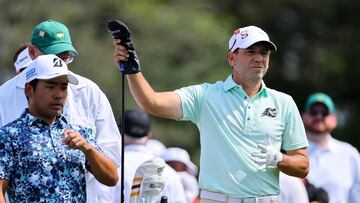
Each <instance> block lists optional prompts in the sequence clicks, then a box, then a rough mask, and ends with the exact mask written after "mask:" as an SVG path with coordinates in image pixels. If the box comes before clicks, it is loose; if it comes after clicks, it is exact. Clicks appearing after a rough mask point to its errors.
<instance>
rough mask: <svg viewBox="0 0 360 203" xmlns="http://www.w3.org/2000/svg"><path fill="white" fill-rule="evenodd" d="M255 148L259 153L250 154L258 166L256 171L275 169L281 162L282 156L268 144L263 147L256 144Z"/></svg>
mask: <svg viewBox="0 0 360 203" xmlns="http://www.w3.org/2000/svg"><path fill="white" fill-rule="evenodd" d="M257 147H258V148H259V149H260V152H254V153H252V154H251V156H252V158H253V160H254V162H255V163H256V164H257V165H258V170H264V169H266V168H267V167H274V168H276V167H277V163H279V162H280V161H282V159H283V154H282V153H281V152H279V151H277V150H275V149H274V148H272V147H271V145H270V144H269V145H268V146H265V145H263V144H258V145H257Z"/></svg>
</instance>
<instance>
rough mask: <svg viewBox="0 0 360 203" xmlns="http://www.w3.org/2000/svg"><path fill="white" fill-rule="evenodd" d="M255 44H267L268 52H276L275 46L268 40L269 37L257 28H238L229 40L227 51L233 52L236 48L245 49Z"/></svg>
mask: <svg viewBox="0 0 360 203" xmlns="http://www.w3.org/2000/svg"><path fill="white" fill-rule="evenodd" d="M257 42H267V43H268V44H269V45H270V46H269V47H270V50H274V51H276V46H275V44H274V43H272V42H271V41H270V39H269V36H268V35H267V34H266V32H264V30H262V29H261V28H259V27H256V26H253V25H251V26H247V27H242V28H238V29H236V30H235V31H234V34H233V35H232V36H231V38H230V40H229V51H231V52H234V51H235V50H236V49H237V48H240V49H246V48H248V47H249V46H251V45H253V44H255V43H257Z"/></svg>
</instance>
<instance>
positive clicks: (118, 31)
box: [106, 19, 130, 41]
mask: <svg viewBox="0 0 360 203" xmlns="http://www.w3.org/2000/svg"><path fill="white" fill-rule="evenodd" d="M106 28H107V30H108V31H109V32H110V34H111V35H112V36H113V37H114V38H116V39H121V40H122V41H124V40H126V39H127V38H129V37H130V30H129V28H128V27H127V26H126V25H125V23H123V22H121V21H120V20H116V19H111V20H109V21H108V23H107V26H106Z"/></svg>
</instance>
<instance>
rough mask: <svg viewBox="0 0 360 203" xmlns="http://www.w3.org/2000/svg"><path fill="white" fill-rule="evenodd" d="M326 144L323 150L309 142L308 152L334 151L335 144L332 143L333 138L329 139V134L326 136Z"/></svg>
mask: <svg viewBox="0 0 360 203" xmlns="http://www.w3.org/2000/svg"><path fill="white" fill-rule="evenodd" d="M327 139H328V143H327V144H326V145H325V147H324V148H320V146H319V145H318V144H317V143H315V142H312V141H309V148H308V150H309V152H310V153H313V152H314V151H319V150H321V151H333V150H335V149H336V146H335V145H336V143H335V142H334V138H332V137H331V135H330V134H328V135H327Z"/></svg>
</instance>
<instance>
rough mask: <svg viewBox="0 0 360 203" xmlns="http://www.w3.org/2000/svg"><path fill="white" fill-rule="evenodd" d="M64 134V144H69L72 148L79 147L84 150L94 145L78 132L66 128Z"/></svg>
mask: <svg viewBox="0 0 360 203" xmlns="http://www.w3.org/2000/svg"><path fill="white" fill-rule="evenodd" d="M62 136H63V137H64V139H63V144H65V145H67V146H68V147H69V148H70V149H79V150H80V151H82V152H84V153H85V152H87V151H89V150H90V149H91V148H92V146H91V145H90V144H89V143H88V142H87V141H86V140H85V139H84V138H83V137H82V136H81V135H80V134H79V133H77V132H74V131H71V130H68V129H65V130H64V131H63V134H62Z"/></svg>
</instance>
